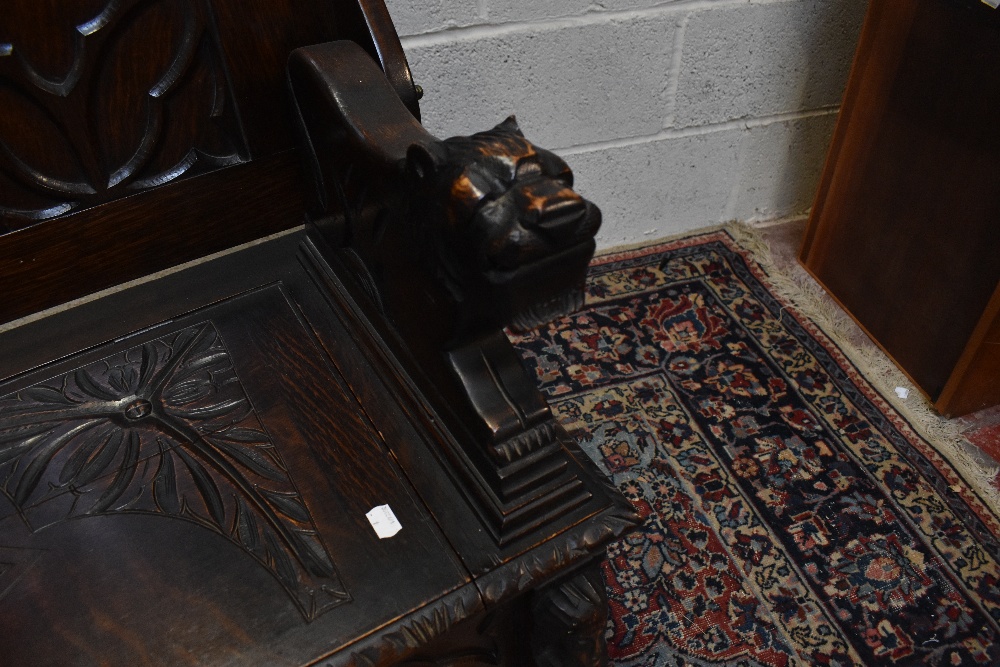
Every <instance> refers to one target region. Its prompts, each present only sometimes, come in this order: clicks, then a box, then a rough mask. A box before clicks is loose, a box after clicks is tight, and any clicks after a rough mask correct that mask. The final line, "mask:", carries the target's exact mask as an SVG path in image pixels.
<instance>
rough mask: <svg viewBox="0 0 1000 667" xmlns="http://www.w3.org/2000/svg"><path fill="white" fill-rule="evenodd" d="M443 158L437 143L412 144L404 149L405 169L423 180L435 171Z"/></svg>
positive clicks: (431, 175)
mask: <svg viewBox="0 0 1000 667" xmlns="http://www.w3.org/2000/svg"><path fill="white" fill-rule="evenodd" d="M443 159H444V158H443V156H442V155H441V154H440V151H439V150H437V144H431V145H425V144H422V143H420V144H413V145H411V146H410V147H409V148H408V149H407V150H406V170H407V171H408V172H409V173H410V174H412V175H413V176H415V177H416V178H417V179H418V180H421V181H423V180H426V179H428V178H431V177H433V176H434V174H436V173H437V170H438V167H439V166H440V165H441V162H442V160H443Z"/></svg>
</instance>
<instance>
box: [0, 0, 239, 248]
mask: <svg viewBox="0 0 1000 667" xmlns="http://www.w3.org/2000/svg"><path fill="white" fill-rule="evenodd" d="M67 4H71V5H73V6H67ZM3 14H4V16H3V19H4V20H3V21H0V110H2V113H0V233H3V232H7V231H12V230H15V229H19V228H23V227H26V226H28V225H31V224H33V223H35V222H38V221H40V220H45V219H47V218H51V217H55V216H58V215H62V214H65V213H68V212H70V211H73V210H76V209H79V208H84V207H87V206H92V205H95V204H98V203H101V202H104V201H107V200H110V199H115V198H118V197H121V196H125V195H127V194H131V193H134V192H137V191H141V190H145V189H149V188H152V187H155V186H157V185H162V184H164V183H167V182H169V181H172V180H175V179H177V178H180V177H182V176H185V175H192V174H195V173H200V172H203V171H206V170H209V169H213V168H217V167H220V166H226V165H230V164H235V163H237V162H241V161H243V160H245V159H246V158H247V155H248V154H247V149H246V144H245V141H244V140H243V138H242V135H241V132H240V130H239V126H238V122H237V119H236V110H235V108H234V105H233V97H232V94H231V91H230V89H229V86H228V84H227V82H226V74H225V71H224V63H223V58H222V55H221V51H220V49H219V45H218V39H217V37H216V35H215V34H214V30H213V28H212V20H211V16H210V9H209V5H208V3H206V2H203V1H202V0H84V1H82V2H77V3H65V2H60V1H58V0H32V1H31V2H28V1H23V2H12V3H5V5H4V9H3Z"/></svg>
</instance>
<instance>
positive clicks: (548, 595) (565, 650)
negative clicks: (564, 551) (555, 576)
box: [531, 560, 608, 667]
mask: <svg viewBox="0 0 1000 667" xmlns="http://www.w3.org/2000/svg"><path fill="white" fill-rule="evenodd" d="M531 616H532V621H533V624H534V626H533V628H532V645H533V649H534V657H535V662H536V663H537V664H538V666H539V667H570V666H573V667H600V666H602V665H606V664H607V661H608V652H607V645H606V643H605V641H604V631H605V626H606V625H607V620H608V594H607V590H605V588H604V577H603V576H602V574H601V561H600V560H595V561H592V562H591V563H589V564H587V565H586V566H585V567H584V568H583V569H581V570H578V571H577V572H576V573H574V574H572V575H570V576H569V577H568V578H565V579H562V580H561V581H558V582H556V583H554V584H550V585H549V586H547V587H545V588H543V589H541V590H539V591H536V592H535V593H534V595H533V597H532V601H531Z"/></svg>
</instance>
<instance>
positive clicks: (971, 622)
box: [515, 232, 1000, 667]
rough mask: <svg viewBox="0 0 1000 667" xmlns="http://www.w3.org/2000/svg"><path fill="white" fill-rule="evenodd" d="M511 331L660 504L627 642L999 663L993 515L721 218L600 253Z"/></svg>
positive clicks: (592, 442) (627, 572) (634, 659)
mask: <svg viewBox="0 0 1000 667" xmlns="http://www.w3.org/2000/svg"><path fill="white" fill-rule="evenodd" d="M515 342H516V344H517V345H518V348H519V350H520V352H521V354H522V356H523V357H524V359H525V361H526V363H527V364H528V366H529V367H530V368H532V369H533V370H534V372H535V373H536V375H537V380H538V382H539V385H540V386H541V387H542V389H543V391H544V392H545V393H546V394H547V396H548V398H549V400H550V402H551V403H552V405H553V408H554V410H555V411H556V412H557V414H558V416H559V418H560V420H561V421H562V422H563V423H564V424H565V425H566V426H567V428H569V429H570V430H571V432H573V433H574V434H575V435H576V437H577V438H578V440H579V441H580V443H581V445H582V446H583V447H584V449H585V450H586V451H587V453H588V454H589V455H590V456H591V457H592V458H593V459H594V460H595V461H596V462H597V463H598V465H599V466H600V467H601V468H602V469H603V470H604V472H605V473H606V474H608V475H609V476H610V477H611V478H612V479H613V481H614V482H615V483H616V484H617V485H618V487H619V488H620V489H621V490H622V492H623V493H625V494H626V496H627V497H628V498H629V499H630V500H631V501H632V502H633V503H634V504H635V506H636V507H637V508H638V509H639V510H640V512H641V514H642V516H643V517H644V519H645V523H644V525H643V527H642V529H641V530H640V531H638V532H636V533H633V534H632V535H630V536H628V537H627V538H625V539H624V540H622V541H621V542H618V543H616V544H614V545H613V546H612V547H611V548H610V549H609V562H608V563H607V565H606V569H605V574H606V578H607V585H608V590H609V596H610V602H611V619H610V620H609V628H608V640H609V651H610V653H611V657H612V659H613V661H614V663H615V664H617V665H628V666H633V665H635V666H638V665H644V666H649V667H652V666H654V665H657V666H659V665H746V666H747V667H750V666H755V665H775V666H782V665H837V666H840V665H997V664H1000V642H998V639H1000V566H998V558H1000V540H998V539H997V537H996V535H1000V530H998V524H997V519H996V517H995V516H994V515H992V514H991V513H990V512H989V511H988V510H987V509H986V508H985V507H984V505H983V504H982V503H981V501H980V500H979V499H978V498H977V497H976V496H975V495H974V493H973V492H972V491H970V490H969V488H968V486H967V485H966V484H965V483H964V482H963V480H962V479H961V477H960V476H959V475H958V474H957V473H956V472H955V471H954V469H953V468H951V467H950V466H949V465H948V464H947V463H946V462H945V461H944V460H943V459H942V458H941V456H940V455H939V454H937V453H936V452H935V451H934V450H933V449H932V448H931V447H930V446H929V445H928V444H927V443H926V442H925V441H924V440H922V439H921V438H920V437H919V436H917V435H916V434H915V433H914V432H913V430H912V429H911V428H910V426H909V425H908V424H907V423H906V422H905V421H904V420H902V419H901V418H900V417H899V415H898V414H896V413H895V412H894V411H893V410H892V409H891V408H890V407H889V406H888V405H887V404H886V403H885V401H883V400H882V399H881V398H880V397H879V396H878V395H877V394H876V393H875V392H874V391H873V390H872V389H871V388H870V387H869V386H868V385H867V383H866V382H865V381H864V380H863V379H862V378H861V377H860V376H859V374H858V372H857V371H856V370H855V369H854V367H853V366H851V364H850V362H848V361H847V360H846V358H845V357H844V356H843V354H842V353H841V352H840V350H839V349H838V348H837V347H836V346H835V345H834V344H833V343H831V342H830V340H829V339H828V338H826V336H825V335H824V334H823V333H822V332H820V331H819V330H818V329H817V328H816V327H815V325H813V324H812V323H810V322H809V321H808V320H806V319H804V318H803V317H801V316H800V315H798V314H797V312H796V311H795V310H794V309H793V308H791V307H790V306H789V305H788V304H786V303H784V302H783V301H781V300H780V299H779V298H778V297H777V296H776V295H775V294H773V293H772V292H771V291H770V290H769V289H768V287H767V277H766V275H765V274H764V272H763V271H762V269H761V268H760V267H759V266H757V265H756V264H754V263H753V262H752V260H750V259H749V258H748V257H747V256H746V255H745V253H743V252H742V251H741V250H740V249H739V248H738V247H737V245H736V244H735V243H734V242H733V240H732V239H731V238H730V237H729V236H728V235H727V234H726V233H725V232H715V233H712V234H709V235H705V236H701V237H695V238H692V239H685V240H681V241H676V242H673V243H669V244H665V245H662V246H658V247H655V248H650V249H646V250H641V251H635V252H632V253H625V254H620V255H614V256H608V257H605V258H602V259H601V260H599V262H598V263H596V264H595V265H594V267H593V268H592V271H591V276H590V279H589V281H588V299H587V306H586V308H585V309H584V310H582V311H581V312H579V313H577V314H575V315H573V316H571V317H568V318H564V319H562V320H558V321H556V322H554V323H552V324H551V325H549V326H548V327H547V328H542V329H539V330H537V331H534V332H531V333H529V334H526V335H522V336H519V337H516V338H515Z"/></svg>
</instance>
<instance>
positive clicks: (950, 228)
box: [801, 0, 1000, 414]
mask: <svg viewBox="0 0 1000 667" xmlns="http://www.w3.org/2000/svg"><path fill="white" fill-rule="evenodd" d="M998 37H1000V18H998V17H997V16H996V15H995V14H994V13H991V11H990V10H989V8H987V7H979V6H976V4H975V3H948V2H941V1H940V0H907V1H906V2H898V3H876V2H873V3H872V4H871V5H870V7H869V11H868V15H867V17H866V21H865V27H864V30H863V33H862V36H861V41H860V43H859V45H858V51H857V54H856V57H855V62H854V66H853V68H852V72H851V77H850V82H849V83H848V88H847V92H846V94H845V98H844V105H843V107H842V110H841V116H840V119H839V121H838V126H837V129H836V131H835V135H834V139H833V144H832V147H831V151H830V154H829V156H828V159H827V164H826V167H825V170H824V175H823V177H822V180H821V184H820V190H819V193H818V195H817V198H816V202H815V205H814V207H813V211H812V214H811V218H810V224H809V229H808V231H807V234H806V239H805V242H804V245H803V249H802V253H801V258H802V261H803V264H804V266H805V267H806V268H807V269H808V270H809V271H810V272H811V273H812V274H813V275H814V276H815V277H816V278H817V279H818V280H819V281H820V282H821V283H822V284H823V285H824V286H825V287H826V288H827V289H828V290H829V291H830V292H831V294H832V295H833V296H834V297H835V298H836V299H837V300H838V301H839V302H840V303H841V304H842V305H843V306H844V308H845V309H846V310H847V311H848V312H849V313H850V314H851V315H852V316H853V317H854V318H855V319H856V320H857V321H858V323H859V324H860V325H861V326H862V327H863V328H864V329H865V330H866V331H867V332H868V333H869V334H870V335H871V336H872V337H873V338H874V340H876V341H877V342H878V343H879V344H880V345H881V346H882V347H883V348H884V349H885V350H886V351H887V353H888V354H889V355H890V356H891V357H892V358H893V359H894V360H895V361H896V362H897V363H898V364H899V365H900V366H901V367H902V368H903V369H904V371H905V372H906V373H907V374H908V375H909V376H910V377H911V378H912V379H913V380H914V382H915V383H916V384H917V385H918V386H919V387H920V388H921V389H922V390H923V391H924V392H926V393H927V394H928V395H929V396H930V397H931V398H932V399H935V400H937V399H938V398H939V397H940V396H941V395H942V392H943V391H944V389H945V386H946V384H947V383H948V382H949V379H950V378H951V376H952V373H953V370H954V369H955V367H956V365H957V364H958V363H959V358H960V357H961V356H962V355H963V354H964V353H966V352H965V348H966V345H967V342H968V341H969V340H970V338H971V337H972V335H973V331H974V330H975V329H976V327H977V324H978V323H979V321H980V318H981V316H982V314H983V312H984V309H986V306H987V304H988V302H989V300H990V297H991V295H992V294H993V291H994V289H995V288H996V286H997V283H998V279H1000V252H998V250H1000V237H998V236H997V234H996V230H995V221H996V219H997V217H998V216H1000V184H998V182H997V180H996V179H995V178H993V174H995V173H996V172H997V170H998V169H1000V130H998V128H997V125H996V123H995V118H994V116H995V113H994V111H995V109H996V108H997V105H998V104H1000V76H998V75H997V74H996V72H997V71H1000V70H998V68H997V54H996V49H995V48H994V47H995V44H996V40H997V38H998ZM981 353H982V354H989V352H988V351H985V350H984V351H982V352H981ZM978 363H981V362H977V364H978ZM938 407H939V409H941V410H942V411H944V412H945V413H949V414H954V413H955V410H956V409H957V404H951V403H949V402H947V401H946V402H944V403H939V405H938ZM963 409H964V408H963Z"/></svg>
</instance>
